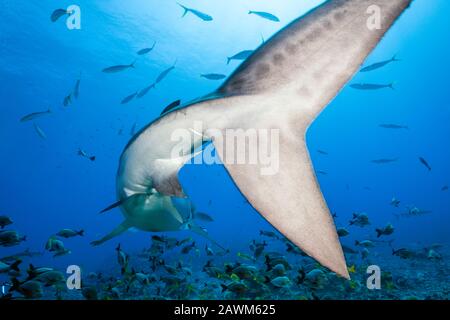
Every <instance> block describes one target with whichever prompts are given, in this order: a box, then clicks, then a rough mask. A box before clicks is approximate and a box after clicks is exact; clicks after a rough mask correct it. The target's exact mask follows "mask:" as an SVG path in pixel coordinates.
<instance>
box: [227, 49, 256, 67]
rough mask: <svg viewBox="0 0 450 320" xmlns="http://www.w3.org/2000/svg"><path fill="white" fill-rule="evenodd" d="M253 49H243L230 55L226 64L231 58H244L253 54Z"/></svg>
mask: <svg viewBox="0 0 450 320" xmlns="http://www.w3.org/2000/svg"><path fill="white" fill-rule="evenodd" d="M253 52H254V50H244V51H241V52H239V53H236V54H235V55H234V56H232V57H228V58H227V64H230V62H231V61H232V60H245V59H247V58H248V57H250V56H251V55H252V54H253Z"/></svg>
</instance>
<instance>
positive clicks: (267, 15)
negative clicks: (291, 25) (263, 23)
mask: <svg viewBox="0 0 450 320" xmlns="http://www.w3.org/2000/svg"><path fill="white" fill-rule="evenodd" d="M248 14H254V15H257V16H258V17H261V18H263V19H266V20H270V21H274V22H280V19H279V18H278V17H277V16H275V15H273V14H271V13H268V12H263V11H252V10H250V11H249V12H248Z"/></svg>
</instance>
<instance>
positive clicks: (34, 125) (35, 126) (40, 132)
mask: <svg viewBox="0 0 450 320" xmlns="http://www.w3.org/2000/svg"><path fill="white" fill-rule="evenodd" d="M33 127H34V130H35V131H36V133H37V134H38V135H39V137H41V138H42V139H44V140H45V139H47V135H46V134H45V133H44V131H43V130H42V129H41V128H40V127H39V126H38V125H37V124H36V123H33Z"/></svg>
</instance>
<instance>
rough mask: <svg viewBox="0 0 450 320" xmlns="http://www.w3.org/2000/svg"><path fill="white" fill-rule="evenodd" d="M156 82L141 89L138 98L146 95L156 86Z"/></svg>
mask: <svg viewBox="0 0 450 320" xmlns="http://www.w3.org/2000/svg"><path fill="white" fill-rule="evenodd" d="M155 85H156V84H155V83H153V84H151V85H149V86H148V87H146V88H144V89H142V90H141V91H139V93H138V94H137V98H138V99H140V98H142V97H144V96H145V95H147V93H148V92H149V91H150V90H151V89H154V88H155Z"/></svg>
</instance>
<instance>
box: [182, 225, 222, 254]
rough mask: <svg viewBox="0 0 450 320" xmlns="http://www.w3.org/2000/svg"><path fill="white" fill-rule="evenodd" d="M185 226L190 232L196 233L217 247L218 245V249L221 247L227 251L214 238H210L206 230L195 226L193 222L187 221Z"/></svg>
mask: <svg viewBox="0 0 450 320" xmlns="http://www.w3.org/2000/svg"><path fill="white" fill-rule="evenodd" d="M187 227H188V228H189V230H191V231H192V232H194V233H196V234H198V235H199V236H201V237H203V238H205V239H207V240H209V241H211V242H212V243H213V244H214V245H216V246H217V247H219V248H220V249H222V250H223V251H227V250H226V249H225V248H224V247H223V246H221V245H220V244H219V243H218V242H217V241H216V240H214V239H213V238H211V236H210V235H209V234H208V232H206V231H205V230H204V229H203V228H201V227H199V226H197V225H196V224H194V223H192V222H191V223H189V224H188V225H187Z"/></svg>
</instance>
